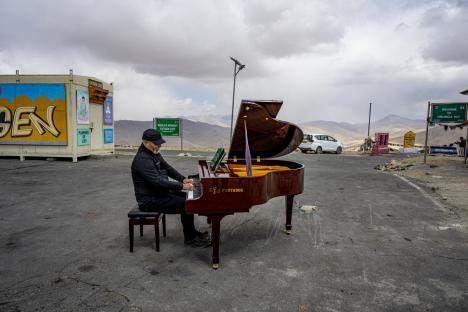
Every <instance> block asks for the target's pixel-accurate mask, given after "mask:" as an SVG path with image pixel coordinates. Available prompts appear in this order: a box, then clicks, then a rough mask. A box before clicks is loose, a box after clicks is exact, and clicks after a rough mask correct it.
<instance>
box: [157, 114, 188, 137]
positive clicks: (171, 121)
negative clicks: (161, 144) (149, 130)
mask: <svg viewBox="0 0 468 312" xmlns="http://www.w3.org/2000/svg"><path fill="white" fill-rule="evenodd" d="M180 121H181V120H180V119H178V118H155V119H154V125H153V126H154V129H156V130H158V131H159V132H161V135H162V136H172V137H178V136H180Z"/></svg>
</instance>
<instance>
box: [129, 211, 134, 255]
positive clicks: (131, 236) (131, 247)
mask: <svg viewBox="0 0 468 312" xmlns="http://www.w3.org/2000/svg"><path fill="white" fill-rule="evenodd" d="M128 234H129V236H130V252H133V222H132V219H128Z"/></svg>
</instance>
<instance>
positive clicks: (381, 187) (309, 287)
mask: <svg viewBox="0 0 468 312" xmlns="http://www.w3.org/2000/svg"><path fill="white" fill-rule="evenodd" d="M164 154H165V155H166V159H167V160H168V161H169V162H171V163H172V164H173V165H174V166H175V167H176V168H179V169H180V171H181V172H183V173H185V174H188V173H194V172H195V170H196V163H197V160H198V158H196V157H177V156H175V155H170V154H169V152H166V153H164ZM285 159H289V160H293V161H297V162H300V163H303V164H304V165H305V167H306V174H305V190H304V193H303V194H302V195H301V196H298V197H297V200H296V202H295V207H294V211H293V233H292V235H290V236H288V235H285V234H284V233H283V230H284V223H285V211H284V210H285V209H284V198H276V199H273V200H270V201H269V202H268V203H266V204H264V205H262V206H257V207H253V208H252V209H251V211H250V213H244V214H236V215H234V216H227V217H226V218H224V219H223V221H222V224H221V250H220V257H221V262H220V269H219V270H217V271H215V270H213V269H211V265H210V260H211V249H210V248H208V249H196V248H191V247H186V246H184V244H183V239H182V232H181V226H180V222H179V219H178V217H177V216H169V217H168V236H167V237H166V238H161V252H160V253H157V252H155V250H154V235H153V230H152V227H151V226H146V227H145V236H143V237H142V238H140V237H139V236H136V237H135V239H136V241H135V252H134V253H130V252H129V250H128V248H129V242H128V225H127V220H128V219H127V212H128V210H129V209H130V208H131V207H132V206H133V205H134V203H135V201H134V197H133V196H134V195H133V189H132V182H131V177H130V163H131V160H132V157H131V156H118V157H107V158H89V159H84V160H81V161H79V162H78V163H71V162H69V161H61V160H57V161H46V160H26V161H24V162H20V161H19V160H18V159H0V180H1V188H0V189H1V201H0V228H1V230H0V311H300V312H309V311H310V312H312V311H468V241H467V237H468V236H467V232H466V229H467V221H466V220H467V218H466V216H465V215H460V214H455V213H453V212H452V210H451V209H450V207H448V206H446V205H445V204H444V203H441V202H440V200H439V199H437V198H433V197H432V195H428V194H427V193H424V191H423V190H422V189H420V190H418V189H417V188H415V187H414V186H412V185H410V184H409V183H408V182H407V181H404V180H402V179H400V178H398V177H397V176H395V175H393V174H392V173H385V172H379V171H377V170H374V169H373V167H374V166H375V165H376V164H378V163H384V162H387V161H388V160H389V159H390V157H362V156H346V155H314V154H310V155H309V154H308V155H303V154H300V153H293V154H291V155H288V156H287V157H285ZM302 205H315V206H317V209H316V210H315V211H313V212H311V213H304V212H302V210H300V209H299V207H300V206H302ZM196 222H197V225H198V227H199V228H200V229H201V230H207V229H208V228H207V226H206V222H205V220H204V218H202V217H198V218H196ZM136 233H138V232H137V231H136Z"/></svg>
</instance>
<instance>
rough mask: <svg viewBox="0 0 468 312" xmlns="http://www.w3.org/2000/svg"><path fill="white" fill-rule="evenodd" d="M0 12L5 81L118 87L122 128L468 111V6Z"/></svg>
mask: <svg viewBox="0 0 468 312" xmlns="http://www.w3.org/2000/svg"><path fill="white" fill-rule="evenodd" d="M0 2H1V6H0V8H1V10H0V14H1V18H0V74H14V73H15V70H16V69H19V70H20V73H21V74H67V73H68V70H69V69H70V68H71V69H73V70H74V73H75V74H77V75H85V76H94V77H97V78H99V79H102V80H104V81H107V82H113V83H114V103H115V119H117V120H119V119H134V120H150V119H151V118H152V117H153V116H158V117H163V116H164V117H179V116H190V115H212V114H214V115H229V114H230V112H231V103H232V84H233V62H232V61H231V60H230V59H229V56H233V57H235V58H237V59H238V60H240V61H241V62H242V63H244V64H246V68H245V69H244V70H242V71H241V72H240V73H239V75H238V76H237V88H236V101H235V102H236V111H237V107H238V103H239V102H240V100H241V99H279V100H283V101H284V104H283V108H282V111H281V113H280V116H279V117H280V119H283V120H288V121H291V122H297V123H299V122H304V121H309V120H318V119H321V120H334V121H348V122H366V121H367V114H368V107H369V104H368V103H369V102H372V103H373V106H372V107H373V119H377V118H381V117H384V116H386V115H388V114H398V115H401V116H405V117H409V118H413V119H424V118H425V115H426V109H427V101H468V96H463V95H460V94H459V92H460V91H462V90H465V89H468V40H467V30H468V18H467V17H468V1H463V0H461V1H417V0H392V1H387V0H374V1H365V0H356V1H345V0H340V1H338V0H336V1H333V0H332V1H330V0H329V1H313V0H304V1H300V0H296V1H290V0H286V1H282V0H278V1H276V0H266V1H263V0H261V1H255V0H254V1H252V0H245V1H234V0H231V1H216V0H212V1H208V0H207V1H204V0H199V1H189V0H187V1H169V0H138V1H130V0H128V1H122V0H112V1H96V0H80V1H65V0H29V1H28V0H15V1H7V0H0Z"/></svg>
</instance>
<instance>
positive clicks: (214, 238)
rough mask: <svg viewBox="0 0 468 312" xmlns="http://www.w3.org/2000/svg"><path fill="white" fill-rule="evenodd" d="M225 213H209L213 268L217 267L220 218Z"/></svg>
mask: <svg viewBox="0 0 468 312" xmlns="http://www.w3.org/2000/svg"><path fill="white" fill-rule="evenodd" d="M224 216H225V215H210V220H211V245H212V247H213V256H212V261H213V269H215V270H216V269H218V268H219V234H220V228H221V219H222V218H223V217H224Z"/></svg>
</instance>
